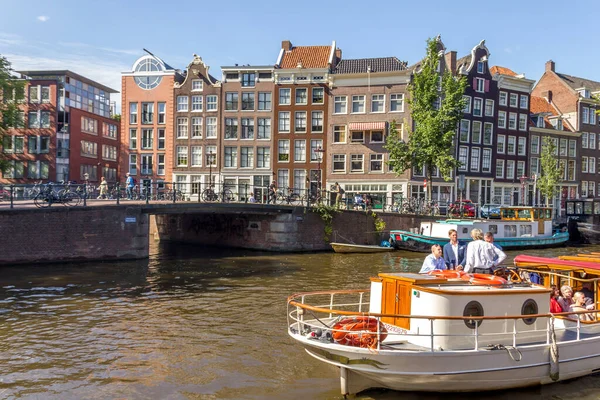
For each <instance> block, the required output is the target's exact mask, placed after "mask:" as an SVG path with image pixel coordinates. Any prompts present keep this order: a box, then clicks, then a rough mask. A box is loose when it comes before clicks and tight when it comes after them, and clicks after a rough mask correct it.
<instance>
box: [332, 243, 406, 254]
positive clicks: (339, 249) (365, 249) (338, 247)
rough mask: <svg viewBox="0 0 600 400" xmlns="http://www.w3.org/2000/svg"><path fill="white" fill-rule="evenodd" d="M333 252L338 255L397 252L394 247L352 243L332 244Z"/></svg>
mask: <svg viewBox="0 0 600 400" xmlns="http://www.w3.org/2000/svg"><path fill="white" fill-rule="evenodd" d="M331 247H332V248H333V251H335V252H336V253H385V252H387V251H393V250H395V249H394V248H393V247H391V246H389V247H385V246H377V245H362V244H352V243H331Z"/></svg>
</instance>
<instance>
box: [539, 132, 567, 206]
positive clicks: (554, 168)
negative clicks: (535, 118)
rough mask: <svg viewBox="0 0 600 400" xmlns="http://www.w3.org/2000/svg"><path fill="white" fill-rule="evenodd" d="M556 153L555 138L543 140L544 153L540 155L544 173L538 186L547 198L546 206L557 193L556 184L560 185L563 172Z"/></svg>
mask: <svg viewBox="0 0 600 400" xmlns="http://www.w3.org/2000/svg"><path fill="white" fill-rule="evenodd" d="M556 154H557V153H556V144H555V143H554V140H552V139H550V138H549V137H545V138H544V139H543V141H542V153H541V157H540V164H541V167H542V173H541V176H540V178H539V179H538V180H537V186H538V188H539V189H540V193H541V194H542V195H544V197H545V198H546V207H547V206H548V205H549V202H550V199H551V198H552V197H553V196H554V194H555V193H556V186H557V185H558V181H559V180H560V176H561V173H562V172H563V171H562V170H561V168H560V166H559V163H558V160H557V159H556Z"/></svg>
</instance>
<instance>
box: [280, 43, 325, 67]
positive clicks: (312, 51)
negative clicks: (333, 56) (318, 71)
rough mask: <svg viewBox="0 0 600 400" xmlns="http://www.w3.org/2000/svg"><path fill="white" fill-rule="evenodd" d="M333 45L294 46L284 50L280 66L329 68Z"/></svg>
mask: <svg viewBox="0 0 600 400" xmlns="http://www.w3.org/2000/svg"><path fill="white" fill-rule="evenodd" d="M330 53H331V46H293V47H292V48H291V49H290V50H288V51H284V52H283V57H282V59H281V62H280V63H279V68H285V69H288V68H289V69H291V68H298V66H299V65H302V68H327V67H328V66H329V60H330Z"/></svg>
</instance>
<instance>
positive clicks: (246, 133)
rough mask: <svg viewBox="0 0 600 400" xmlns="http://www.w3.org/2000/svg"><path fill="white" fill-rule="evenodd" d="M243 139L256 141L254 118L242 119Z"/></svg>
mask: <svg viewBox="0 0 600 400" xmlns="http://www.w3.org/2000/svg"><path fill="white" fill-rule="evenodd" d="M240 138H241V139H247V140H252V139H254V118H242V134H241V137H240Z"/></svg>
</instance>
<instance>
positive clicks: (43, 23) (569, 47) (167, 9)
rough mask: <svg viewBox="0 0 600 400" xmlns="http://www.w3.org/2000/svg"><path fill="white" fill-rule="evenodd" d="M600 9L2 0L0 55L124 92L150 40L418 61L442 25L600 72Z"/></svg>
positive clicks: (499, 49) (563, 65)
mask: <svg viewBox="0 0 600 400" xmlns="http://www.w3.org/2000/svg"><path fill="white" fill-rule="evenodd" d="M598 15H600V1H598V0H571V1H569V2H564V1H560V2H559V1H557V0H545V1H539V0H520V1H515V0H504V1H471V0H463V1H446V0H429V1H410V0H408V1H407V0H380V1H373V0H372V1H357V0H346V1H339V0H329V1H326V0H320V1H314V0H303V1H300V2H288V1H270V0H269V1H256V2H248V1H238V0H231V1H227V2H222V3H219V2H216V3H215V2H210V3H209V2H207V1H202V0H195V1H191V0H179V1H174V2H164V1H160V2H159V1H155V0H145V1H141V0H101V1H97V0H50V1H49V0H43V1H40V0H30V1H27V2H23V1H15V0H0V54H2V55H4V56H6V57H7V58H8V59H9V61H11V62H12V63H13V67H14V68H15V69H16V70H19V69H34V68H35V69H59V68H60V69H70V70H73V71H74V72H77V73H79V74H81V75H85V76H88V77H89V78H91V79H95V80H97V81H99V82H101V83H103V84H105V85H107V86H110V87H112V88H114V89H116V90H120V79H121V78H120V73H121V72H123V71H126V70H129V69H130V68H131V66H132V64H133V62H134V61H135V60H136V59H137V58H138V57H139V56H141V55H143V54H144V53H143V51H142V48H147V49H149V50H150V51H152V52H153V53H155V54H156V55H158V56H160V57H161V58H162V59H164V60H165V61H166V62H168V63H169V64H171V65H172V66H174V67H176V68H184V67H185V66H186V65H187V64H188V63H189V62H190V61H191V59H192V54H194V53H196V54H198V55H200V56H201V57H202V58H203V59H204V61H205V62H206V63H207V64H208V65H209V66H210V67H211V70H210V71H211V73H212V74H213V75H215V76H216V77H220V76H221V73H220V67H221V66H225V65H233V64H235V63H238V64H254V65H269V64H274V63H275V61H276V60H277V55H278V54H279V49H280V48H281V41H282V40H291V42H292V43H293V44H295V45H329V44H331V42H332V41H333V40H335V41H336V43H337V46H338V47H340V48H341V49H342V52H343V58H365V57H389V56H396V57H398V58H399V59H400V60H405V61H408V63H409V64H412V63H414V62H416V61H417V60H418V59H419V58H421V57H422V56H423V54H424V50H425V40H426V39H427V38H428V37H433V36H436V35H437V34H441V35H442V40H443V42H444V44H445V45H446V48H447V49H448V50H456V51H457V52H458V56H459V57H461V56H463V55H466V54H468V52H469V51H470V50H471V48H473V46H475V45H477V44H478V43H479V41H481V40H482V39H485V40H486V45H487V47H488V49H489V50H490V53H491V56H490V63H491V64H492V65H501V66H505V67H508V68H511V69H513V70H514V71H515V72H517V73H525V74H526V76H527V77H528V78H531V79H538V78H539V77H540V76H541V75H542V73H543V71H544V63H545V62H546V61H547V60H549V59H553V60H554V61H555V62H556V69H557V71H558V72H564V73H567V74H571V75H576V76H580V77H584V78H588V79H593V80H598V81H600V51H598V48H599V47H600V39H598V25H597V23H596V20H597V18H598ZM115 100H119V97H117V98H116V99H115Z"/></svg>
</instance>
